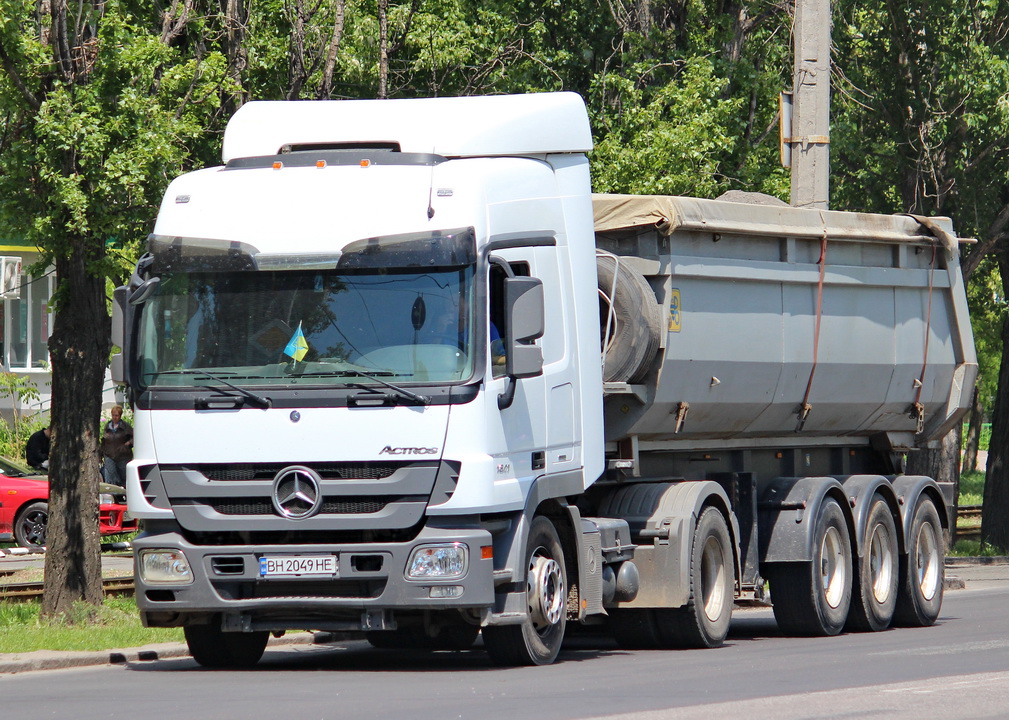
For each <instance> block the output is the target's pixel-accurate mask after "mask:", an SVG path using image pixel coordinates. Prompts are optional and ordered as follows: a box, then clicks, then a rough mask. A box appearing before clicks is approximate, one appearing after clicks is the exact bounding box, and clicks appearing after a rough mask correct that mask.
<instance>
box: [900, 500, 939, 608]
mask: <svg viewBox="0 0 1009 720" xmlns="http://www.w3.org/2000/svg"><path fill="white" fill-rule="evenodd" d="M942 543H943V539H942V524H941V523H940V521H939V512H938V511H937V510H936V509H935V504H934V503H933V502H932V501H931V500H930V499H929V498H927V497H924V496H922V497H921V498H919V499H918V503H917V504H916V505H915V508H914V515H913V516H912V517H911V534H910V537H909V542H908V548H907V555H904V556H902V557H901V559H900V589H899V591H898V592H897V608H896V611H895V612H894V616H893V622H894V625H900V626H903V627H925V626H927V625H931V624H933V623H934V622H935V621H936V620H937V619H938V617H939V610H940V609H941V608H942V592H943V579H944V575H945V567H944V566H945V562H946V560H945V551H944V550H943V545H942Z"/></svg>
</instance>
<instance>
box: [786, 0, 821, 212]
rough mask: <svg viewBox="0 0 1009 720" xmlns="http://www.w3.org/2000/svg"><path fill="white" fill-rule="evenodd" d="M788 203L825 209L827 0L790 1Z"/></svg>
mask: <svg viewBox="0 0 1009 720" xmlns="http://www.w3.org/2000/svg"><path fill="white" fill-rule="evenodd" d="M794 36H795V50H794V52H795V65H794V68H795V70H794V72H795V74H794V77H793V80H792V103H793V107H792V135H791V148H792V153H791V155H792V198H791V200H792V205H794V206H796V207H807V208H816V209H820V210H826V209H827V201H828V198H829V196H830V182H829V181H830V0H795V30H794Z"/></svg>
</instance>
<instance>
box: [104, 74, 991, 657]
mask: <svg viewBox="0 0 1009 720" xmlns="http://www.w3.org/2000/svg"><path fill="white" fill-rule="evenodd" d="M591 146H592V141H591V134H590V130H589V124H588V119H587V114H586V112H585V107H584V104H583V102H582V100H581V98H579V97H578V96H577V95H575V94H572V93H543V94H534V95H516V96H495V97H467V98H425V99H412V100H382V101H321V102H251V103H248V104H246V105H245V106H243V107H242V109H240V110H239V111H238V112H237V113H236V114H235V116H234V117H233V118H232V120H231V121H230V123H229V124H228V127H227V130H226V132H225V137H224V147H223V160H224V165H222V166H220V167H216V168H208V169H205V170H200V171H197V172H193V173H188V174H186V175H183V176H181V177H179V178H177V179H176V180H175V181H173V182H172V184H171V185H170V187H169V188H168V190H167V192H166V195H165V198H164V201H163V203H162V206H161V210H160V212H159V214H158V218H157V221H156V224H155V227H154V231H153V233H152V234H151V236H150V237H149V239H148V247H147V252H146V253H145V254H144V255H143V257H141V259H140V261H139V262H138V264H137V267H136V270H135V272H134V273H133V276H132V278H131V279H130V281H129V283H128V284H127V285H125V286H123V287H121V288H118V289H117V290H116V292H115V303H114V313H113V314H114V317H113V333H114V337H113V340H114V342H115V344H116V345H118V346H119V347H120V348H121V350H122V352H121V354H120V355H117V356H116V357H115V358H114V359H113V375H114V377H115V378H116V379H118V380H119V381H121V382H123V383H124V384H126V386H127V388H128V395H129V399H130V402H131V404H132V406H133V409H134V416H135V458H134V460H133V461H132V462H131V463H130V465H129V467H128V478H127V489H128V496H129V510H130V513H131V514H132V515H134V516H136V517H139V518H142V519H143V528H144V530H143V532H142V534H141V535H140V536H139V537H138V538H137V539H136V540H135V542H134V552H135V556H136V569H137V572H136V583H137V602H138V606H139V609H140V614H141V618H142V620H143V622H144V624H145V625H147V626H159V627H178V626H181V627H183V628H184V630H185V634H186V639H187V642H188V644H189V647H190V650H191V651H192V654H193V656H194V657H195V659H196V660H197V661H198V662H199V663H201V664H203V665H206V666H243V665H251V664H254V663H255V662H257V661H258V660H259V658H260V657H261V655H262V653H263V650H264V647H265V645H266V640H267V638H268V636H269V634H270V633H282V632H285V631H287V630H294V629H309V630H330V631H352V632H360V633H362V636H363V637H364V638H366V639H367V640H368V641H369V642H371V643H372V644H373V645H375V646H377V647H411V648H429V649H462V648H468V647H470V646H472V644H473V643H474V642H475V641H476V639H477V637H478V635H479V636H482V640H483V646H484V647H485V648H486V650H487V651H488V652H489V654H490V656H491V658H492V659H493V660H494V661H495V662H496V663H498V664H506V665H513V664H533V665H536V664H546V663H550V662H553V661H554V660H555V659H556V658H557V655H558V652H559V650H560V647H561V643H562V640H563V638H564V635H565V632H566V629H567V628H568V626H569V625H573V624H589V625H597V626H599V629H600V630H605V631H607V632H611V633H612V634H613V636H614V637H615V638H616V639H617V641H618V642H619V643H620V644H621V645H622V646H625V647H647V648H661V647H712V646H717V645H719V644H721V643H722V642H723V640H724V638H725V636H726V633H727V632H728V628H729V623H730V620H731V613H732V609H733V606H734V604H735V602H736V601H737V600H740V599H756V600H763V601H767V600H768V591H769V599H770V601H771V602H772V603H773V608H774V614H775V618H776V620H777V622H778V623H779V625H780V626H781V627H782V628H783V629H784V630H785V631H787V632H791V633H796V634H804V635H833V634H837V633H839V632H842V631H844V630H851V631H872V630H881V629H884V628H887V627H889V626H890V625H891V624H902V625H929V624H931V623H933V622H934V621H935V620H936V618H937V616H938V614H939V611H940V607H941V603H942V590H943V561H944V532H945V530H946V528H947V527H948V522H949V521H948V512H947V507H948V502H949V500H950V497H949V494H950V490H951V488H948V487H945V486H942V485H940V484H938V483H936V482H935V481H934V480H933V479H931V478H927V477H920V476H909V475H906V474H903V473H902V465H903V462H904V458H905V456H906V455H907V454H908V453H910V452H917V451H918V450H919V449H920V448H923V447H927V446H928V445H929V444H930V443H933V442H935V441H937V440H938V439H939V438H940V437H941V436H942V435H943V434H945V433H946V432H947V431H948V430H949V429H950V428H952V427H954V426H955V424H956V423H957V422H958V421H959V419H960V418H961V416H962V415H963V413H964V412H965V410H966V408H967V406H968V404H969V400H970V396H971V392H972V387H973V383H974V379H975V375H976V359H975V355H974V350H973V345H972V338H971V334H970V325H969V321H968V317H967V308H966V301H965V295H964V288H963V284H962V279H961V275H960V271H959V265H958V240H957V238H956V236H955V234H954V232H953V229H952V227H951V225H950V223H949V221H948V220H946V219H943V218H917V217H911V216H892V217H891V216H880V215H867V214H856V213H845V212H827V211H816V210H803V209H796V208H791V207H788V206H784V205H782V204H779V203H776V202H774V201H773V200H771V199H768V198H764V197H756V198H754V197H750V196H744V197H742V198H741V199H743V200H746V201H747V202H735V201H726V200H701V199H694V198H679V197H657V196H649V197H645V196H620V195H596V196H593V195H592V194H591V191H590V178H589V169H588V160H587V158H586V153H587V152H588V151H589V150H590V149H591ZM750 200H755V202H749V201H750Z"/></svg>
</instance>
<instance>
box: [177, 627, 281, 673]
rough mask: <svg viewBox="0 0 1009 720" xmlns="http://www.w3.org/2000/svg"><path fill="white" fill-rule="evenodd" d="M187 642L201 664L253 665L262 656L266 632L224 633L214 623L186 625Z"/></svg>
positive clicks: (192, 653) (191, 653) (268, 635)
mask: <svg viewBox="0 0 1009 720" xmlns="http://www.w3.org/2000/svg"><path fill="white" fill-rule="evenodd" d="M184 631H185V634H186V644H187V645H189V654H190V655H192V656H193V660H195V661H196V662H198V663H199V664H200V665H202V666H203V667H211V668H217V667H239V668H245V667H252V666H253V665H255V664H256V663H257V662H259V659H260V658H261V657H263V651H264V650H266V642H267V640H269V639H270V633H268V632H265V631H263V632H251V633H243V632H224V631H223V630H221V628H220V627H219V626H218V625H216V624H210V625H187V626H186V627H185V628H184Z"/></svg>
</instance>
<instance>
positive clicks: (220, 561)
mask: <svg viewBox="0 0 1009 720" xmlns="http://www.w3.org/2000/svg"><path fill="white" fill-rule="evenodd" d="M210 566H211V567H212V568H213V569H214V572H215V573H216V574H218V575H241V574H242V573H244V572H245V559H244V558H241V557H215V558H214V559H213V560H211V561H210Z"/></svg>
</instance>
